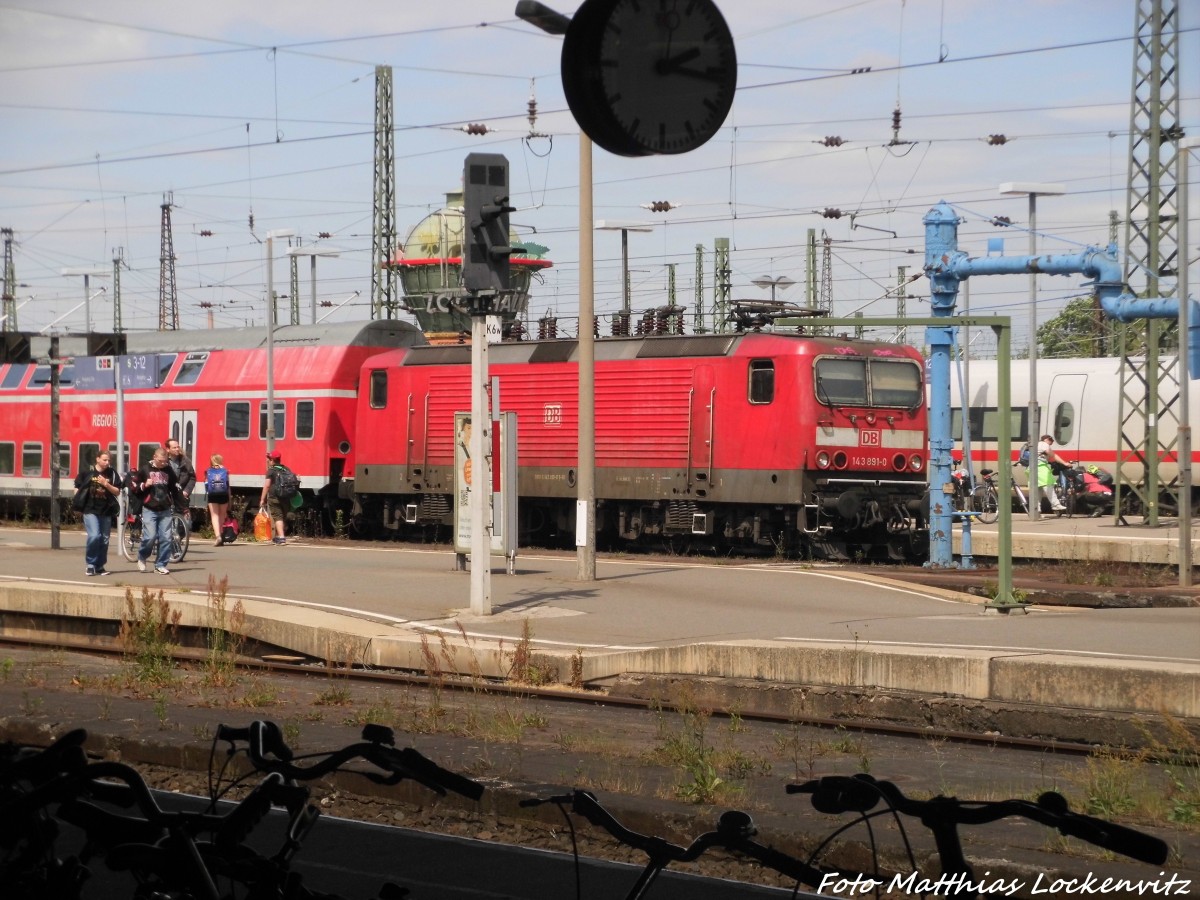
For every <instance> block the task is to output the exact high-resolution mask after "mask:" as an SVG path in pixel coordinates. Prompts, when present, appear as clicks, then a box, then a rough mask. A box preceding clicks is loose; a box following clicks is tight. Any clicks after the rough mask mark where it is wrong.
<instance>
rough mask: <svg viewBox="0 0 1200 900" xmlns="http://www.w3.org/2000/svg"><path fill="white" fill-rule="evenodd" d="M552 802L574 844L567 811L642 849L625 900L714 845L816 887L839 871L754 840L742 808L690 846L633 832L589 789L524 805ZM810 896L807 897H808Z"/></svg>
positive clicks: (634, 897) (578, 888)
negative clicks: (638, 869) (643, 862)
mask: <svg viewBox="0 0 1200 900" xmlns="http://www.w3.org/2000/svg"><path fill="white" fill-rule="evenodd" d="M544 803H552V804H554V805H555V806H557V807H558V808H559V810H560V811H561V812H562V814H563V817H564V818H565V819H566V822H567V828H568V830H569V831H570V833H571V838H572V843H574V838H575V828H574V825H573V823H572V822H571V818H570V816H569V815H567V813H568V810H569V811H570V812H572V813H575V814H576V815H579V816H582V817H583V818H585V819H587V821H589V822H591V823H592V824H593V825H596V826H598V827H600V828H603V829H604V830H605V831H607V832H608V833H609V834H611V835H612V836H613V837H614V838H616V839H617V840H618V841H620V842H621V843H622V844H624V845H625V846H627V847H632V848H633V849H635V850H640V851H641V852H642V853H645V854H646V856H647V858H648V859H647V862H646V865H645V866H644V867H643V869H642V871H641V873H640V874H639V875H638V878H637V881H635V882H634V884H633V886H632V887H631V888H630V889H629V892H628V893H627V894H626V895H625V900H640V898H642V897H644V896H646V893H647V892H648V891H649V889H650V886H651V885H652V884H653V883H654V881H655V879H657V878H658V876H659V875H660V874H661V873H662V871H663V870H664V869H666V868H667V866H669V865H670V864H671V863H673V862H691V861H693V860H696V859H698V858H699V857H700V856H701V855H703V854H704V853H705V852H706V851H707V850H709V849H711V848H713V847H723V848H724V849H726V850H729V851H731V852H733V853H738V854H741V855H743V856H748V857H750V858H751V859H753V860H755V861H756V862H758V863H761V864H762V865H764V866H766V867H767V868H769V869H772V870H774V871H776V872H779V873H780V874H781V875H784V876H785V877H787V878H791V879H793V880H794V881H796V882H797V884H807V885H811V886H812V887H816V886H817V885H818V884H820V883H821V882H822V881H823V880H824V879H827V878H829V877H830V876H833V875H837V874H838V873H836V872H834V871H833V870H830V869H826V870H822V869H818V868H815V867H814V866H812V865H810V864H809V863H807V862H802V861H801V860H798V859H796V858H795V857H793V856H789V855H788V854H786V853H783V852H782V851H780V850H776V849H774V848H773V847H768V846H766V845H764V844H761V843H758V842H757V841H755V840H754V836H755V835H756V834H757V833H758V829H757V828H756V827H755V825H754V820H753V819H752V818H751V817H750V815H749V814H748V813H745V812H742V811H740V810H729V811H727V812H724V813H722V814H721V816H720V818H719V819H718V820H717V827H716V829H714V830H713V831H707V832H705V833H704V834H701V835H700V836H699V837H697V838H695V839H694V840H692V842H691V843H690V844H688V846H686V847H681V846H679V845H678V844H673V843H671V842H670V841H668V840H666V839H664V838H661V837H655V836H652V835H645V834H641V833H639V832H636V831H633V830H631V829H629V828H626V827H625V826H624V825H622V824H621V823H620V822H619V821H618V820H617V818H616V817H615V816H614V815H613V814H612V813H610V812H609V811H608V810H606V809H605V808H604V807H603V806H602V805H601V804H600V801H599V800H597V799H596V797H595V795H594V794H592V793H591V792H589V791H584V790H579V789H576V790H573V791H572V792H571V793H569V794H556V795H553V796H550V797H532V798H529V799H526V800H522V801H520V804H519V805H520V806H523V807H532V806H540V805H542V804H544ZM575 866H576V869H575V872H576V876H575V877H576V882H575V890H576V896H577V897H582V896H583V893H582V885H581V884H580V881H579V853H578V848H576V851H575ZM805 896H807V895H805Z"/></svg>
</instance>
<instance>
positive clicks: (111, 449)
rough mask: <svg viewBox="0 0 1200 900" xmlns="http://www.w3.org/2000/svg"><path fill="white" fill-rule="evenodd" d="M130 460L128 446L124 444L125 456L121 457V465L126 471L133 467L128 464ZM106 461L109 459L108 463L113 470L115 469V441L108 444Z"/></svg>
mask: <svg viewBox="0 0 1200 900" xmlns="http://www.w3.org/2000/svg"><path fill="white" fill-rule="evenodd" d="M130 458H131V457H130V456H129V445H128V444H126V445H125V455H124V456H122V457H121V465H122V466H124V467H125V470H126V471H127V470H129V469H131V468H133V466H132V465H131V463H130ZM108 459H109V462H111V463H112V467H113V468H114V469H115V468H116V467H117V442H116V441H111V442H109V445H108Z"/></svg>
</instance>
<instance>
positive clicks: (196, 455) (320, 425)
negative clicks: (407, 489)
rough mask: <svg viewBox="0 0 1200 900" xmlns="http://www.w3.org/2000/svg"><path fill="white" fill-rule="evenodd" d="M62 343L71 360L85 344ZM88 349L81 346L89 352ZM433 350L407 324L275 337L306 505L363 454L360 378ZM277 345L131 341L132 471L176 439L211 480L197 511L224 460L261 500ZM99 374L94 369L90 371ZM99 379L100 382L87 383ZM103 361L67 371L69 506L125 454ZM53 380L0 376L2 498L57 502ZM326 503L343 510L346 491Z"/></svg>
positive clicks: (281, 429) (305, 329)
mask: <svg viewBox="0 0 1200 900" xmlns="http://www.w3.org/2000/svg"><path fill="white" fill-rule="evenodd" d="M76 341H80V339H73V338H70V337H64V338H62V339H61V343H62V346H61V347H60V356H63V357H69V356H70V355H71V353H72V346H73V343H74V342H76ZM80 342H81V341H80ZM418 343H424V337H423V336H422V335H421V333H420V331H418V330H417V329H416V327H415V326H413V325H410V324H408V323H405V322H399V321H395V320H385V321H375V322H369V323H365V324H364V323H362V322H357V323H348V324H338V325H293V326H281V327H279V328H277V329H276V331H275V336H274V348H273V357H274V381H275V391H274V395H275V433H276V447H277V449H279V450H280V451H281V453H282V454H283V459H284V462H285V463H286V464H287V465H288V467H289V468H291V469H292V470H293V471H295V472H296V474H297V475H299V476H300V478H301V482H302V486H303V489H304V493H305V494H306V495H308V496H309V497H310V498H311V495H312V492H314V491H319V490H321V489H323V488H326V487H327V486H329V485H336V483H337V481H338V480H339V479H340V477H341V475H342V472H343V469H344V468H345V467H346V465H347V463H348V461H349V460H350V459H351V458H352V454H353V451H354V447H353V439H354V413H355V401H356V393H357V389H358V384H357V382H358V376H359V371H360V369H361V367H362V364H363V362H364V360H366V359H367V358H369V357H371V356H373V355H375V354H377V353H378V352H379V351H380V350H382V349H386V348H390V347H403V346H409V345H412V344H418ZM265 344H266V336H265V334H264V332H263V331H262V330H261V329H215V330H213V329H210V330H197V331H162V332H151V333H145V334H130V335H128V337H127V348H126V351H127V352H126V356H125V361H126V364H127V366H128V367H129V369H130V370H132V371H133V372H134V374H135V375H136V378H134V379H133V380H132V381H129V380H128V379H123V382H122V383H123V384H125V383H129V384H130V386H129V387H126V389H125V390H124V392H123V393H124V402H123V417H124V436H125V460H126V468H132V467H135V466H137V465H139V464H141V463H144V462H145V461H146V460H147V459H148V458H149V456H150V455H151V454H152V453H153V450H154V448H155V447H158V446H161V444H162V442H163V441H164V440H166V439H167V438H168V437H173V438H176V439H178V440H179V442H180V444H181V445H182V446H183V447H184V451H185V452H186V453H187V454H188V455H189V456H190V457H191V459H192V462H193V463H194V464H195V466H196V469H197V471H198V472H199V473H201V474H200V483H199V484H198V485H197V488H196V492H195V493H194V494H193V496H192V505H193V506H194V507H202V506H203V505H204V502H205V500H204V495H203V472H204V469H205V468H206V467H207V466H208V461H209V457H210V456H211V455H212V454H213V453H220V454H221V455H222V456H223V457H224V462H225V466H226V467H227V468H228V469H229V472H230V481H231V484H232V486H233V488H234V490H235V491H238V490H239V489H240V490H241V491H242V492H243V493H246V494H253V495H254V496H255V497H257V492H258V490H259V489H260V488H261V486H262V480H263V472H264V471H265V470H266V459H265V456H266V427H267V403H266V377H267V376H266V371H267V350H266V346H265ZM89 362H90V365H87V363H89ZM85 372H86V373H90V374H91V376H92V377H90V378H85V377H84V374H85ZM96 372H97V369H96V365H95V360H94V359H92V360H90V361H89V360H88V359H86V358H77V359H76V360H75V365H66V366H65V367H64V368H63V369H62V370H61V376H60V383H61V390H60V414H59V428H60V444H59V461H58V465H59V467H60V468H59V474H60V478H61V481H60V494H61V495H62V496H64V497H69V496H70V494H71V493H72V492H73V491H72V485H71V479H72V477H73V476H74V474H75V473H76V472H78V471H79V470H80V469H81V468H83V467H86V466H88V465H90V464H91V462H92V460H94V459H95V456H96V454H97V453H98V452H99V450H100V448H101V447H104V448H106V449H108V450H110V451H113V450H115V448H116V441H117V404H116V395H115V391H114V381H113V378H112V374H111V370H110V371H109V372H108V374H107V379H103V378H97V377H95V375H96ZM49 373H50V368H49V366H47V365H37V364H32V363H8V364H0V422H2V423H3V427H2V428H0V496H3V497H4V498H6V500H8V501H9V502H8V506H9V507H10V513H11V512H12V511H14V510H13V509H12V506H13V504H12V498H17V501H18V502H21V503H23V502H26V498H35V497H40V498H47V497H49V494H50V484H51V479H50V466H51V464H52V462H53V460H51V459H50V456H51V453H50V451H49V449H48V448H49V442H50V384H49V382H50V378H49ZM322 496H323V497H329V498H331V499H332V498H334V497H335V496H336V490H325V491H324V492H323V493H322Z"/></svg>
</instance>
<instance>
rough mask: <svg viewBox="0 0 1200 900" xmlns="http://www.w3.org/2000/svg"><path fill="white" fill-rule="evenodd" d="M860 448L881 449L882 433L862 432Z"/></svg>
mask: <svg viewBox="0 0 1200 900" xmlns="http://www.w3.org/2000/svg"><path fill="white" fill-rule="evenodd" d="M858 446H860V447H881V446H883V440H882V433H881V432H879V431H866V430H863V431H860V432H859V433H858Z"/></svg>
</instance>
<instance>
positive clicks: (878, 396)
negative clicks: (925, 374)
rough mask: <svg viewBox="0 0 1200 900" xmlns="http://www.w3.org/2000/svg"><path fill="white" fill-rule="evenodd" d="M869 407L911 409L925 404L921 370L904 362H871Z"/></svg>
mask: <svg viewBox="0 0 1200 900" xmlns="http://www.w3.org/2000/svg"><path fill="white" fill-rule="evenodd" d="M870 371H871V405H872V406H900V407H904V408H905V409H913V408H915V407H917V406H920V405H921V404H922V403H924V402H925V391H924V389H923V388H922V387H921V370H920V368H918V367H917V366H916V365H915V364H914V363H911V362H908V361H906V360H891V359H873V360H871V368H870Z"/></svg>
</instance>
